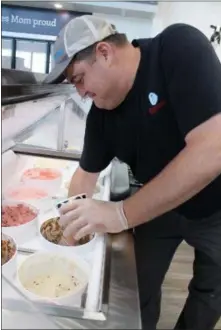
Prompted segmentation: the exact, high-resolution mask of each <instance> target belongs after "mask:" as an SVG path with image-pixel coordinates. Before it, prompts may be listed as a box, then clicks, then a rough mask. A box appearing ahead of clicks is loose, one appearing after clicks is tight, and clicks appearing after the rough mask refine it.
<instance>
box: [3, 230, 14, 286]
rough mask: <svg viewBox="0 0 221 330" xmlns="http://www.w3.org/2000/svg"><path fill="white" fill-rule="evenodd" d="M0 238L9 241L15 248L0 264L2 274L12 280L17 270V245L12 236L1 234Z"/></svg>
mask: <svg viewBox="0 0 221 330" xmlns="http://www.w3.org/2000/svg"><path fill="white" fill-rule="evenodd" d="M2 240H8V241H10V242H11V243H12V245H13V246H14V248H15V253H14V254H13V256H12V257H11V258H10V259H9V260H8V261H7V262H6V263H4V264H3V265H2V275H4V276H5V277H6V278H7V279H9V280H14V278H15V275H16V272H17V246H16V243H15V241H14V240H13V238H12V237H10V236H8V235H5V234H2Z"/></svg>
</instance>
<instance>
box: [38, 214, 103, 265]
mask: <svg viewBox="0 0 221 330" xmlns="http://www.w3.org/2000/svg"><path fill="white" fill-rule="evenodd" d="M63 231H64V228H62V227H61V226H60V224H59V217H55V218H50V219H48V220H46V221H44V222H43V223H42V225H41V227H40V237H41V241H42V245H43V246H44V247H45V249H46V250H50V251H53V252H60V253H62V254H65V255H71V253H72V252H73V253H75V254H76V255H79V256H81V257H83V258H84V259H86V260H89V259H90V254H91V252H92V251H93V249H94V246H95V242H96V238H97V235H96V234H92V235H87V236H85V237H82V238H81V239H80V240H79V241H76V240H74V239H73V237H67V238H66V237H65V238H64V236H63Z"/></svg>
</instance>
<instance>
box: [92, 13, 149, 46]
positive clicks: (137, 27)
mask: <svg viewBox="0 0 221 330" xmlns="http://www.w3.org/2000/svg"><path fill="white" fill-rule="evenodd" d="M93 15H96V16H101V17H103V18H106V19H107V20H108V21H109V22H111V23H112V24H114V25H115V26H116V28H117V30H118V32H122V33H126V35H127V37H128V39H129V40H130V41H131V40H132V39H136V38H149V37H150V34H151V26H152V20H151V19H148V18H145V19H143V18H134V17H122V16H114V15H107V14H100V13H99V14H98V13H94V14H93Z"/></svg>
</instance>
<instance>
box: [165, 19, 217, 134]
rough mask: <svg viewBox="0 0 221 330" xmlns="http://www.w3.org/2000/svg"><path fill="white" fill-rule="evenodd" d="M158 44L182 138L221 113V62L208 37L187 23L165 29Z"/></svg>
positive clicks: (171, 102) (170, 101) (171, 104)
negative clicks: (159, 44)
mask: <svg viewBox="0 0 221 330" xmlns="http://www.w3.org/2000/svg"><path fill="white" fill-rule="evenodd" d="M161 47H162V48H161V51H162V53H161V60H162V68H163V71H164V78H165V84H166V89H167V92H168V99H169V103H170V106H171V108H172V111H173V113H174V115H175V118H176V120H177V122H178V126H179V129H180V131H181V133H182V134H183V136H184V137H185V136H186V135H187V133H188V132H189V131H191V130H192V129H194V128H195V127H197V126H198V125H200V124H201V123H203V122H205V121H206V120H208V119H209V118H211V117H212V116H214V115H216V114H218V113H221V63H220V61H219V59H218V56H217V55H216V53H215V50H214V49H213V46H212V45H211V43H210V41H209V40H208V39H207V37H206V36H205V35H204V34H203V33H201V32H200V31H199V30H198V29H196V28H194V27H192V26H189V25H186V24H175V25H173V26H171V27H169V28H167V29H166V30H165V31H164V33H163V34H162V40H161Z"/></svg>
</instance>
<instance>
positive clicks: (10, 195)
mask: <svg viewBox="0 0 221 330" xmlns="http://www.w3.org/2000/svg"><path fill="white" fill-rule="evenodd" d="M28 189H30V190H32V191H36V192H37V193H38V192H39V193H41V194H42V196H44V197H39V198H28V197H26V196H25V195H23V196H22V195H20V196H19V192H21V193H22V192H24V193H26V191H27V190H28ZM4 198H5V199H6V200H8V201H16V202H18V201H19V202H22V203H23V202H24V203H28V204H30V205H33V206H34V207H36V208H37V209H38V210H39V211H40V212H45V211H48V210H50V209H51V208H52V207H53V202H52V199H51V197H50V196H49V193H48V191H46V190H45V189H42V188H39V187H36V186H34V185H33V186H31V185H25V184H18V185H15V186H13V187H10V188H8V189H7V190H6V191H5V192H4Z"/></svg>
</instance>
